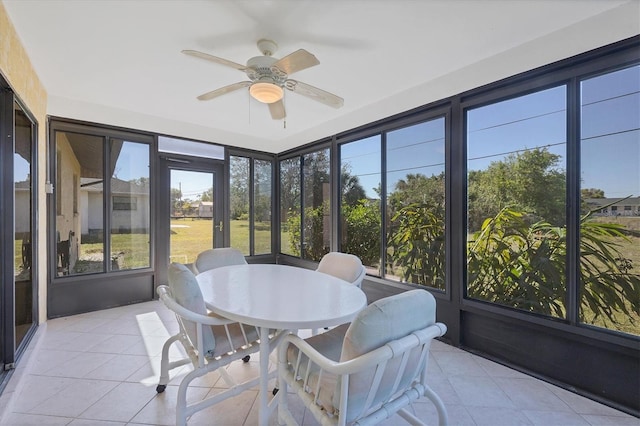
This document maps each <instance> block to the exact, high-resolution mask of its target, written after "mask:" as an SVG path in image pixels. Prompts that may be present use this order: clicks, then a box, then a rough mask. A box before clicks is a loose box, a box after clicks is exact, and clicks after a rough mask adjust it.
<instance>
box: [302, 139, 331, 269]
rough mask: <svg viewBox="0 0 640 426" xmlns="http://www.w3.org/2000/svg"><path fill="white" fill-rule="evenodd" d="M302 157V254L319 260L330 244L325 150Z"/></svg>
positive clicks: (326, 150)
mask: <svg viewBox="0 0 640 426" xmlns="http://www.w3.org/2000/svg"><path fill="white" fill-rule="evenodd" d="M302 161H303V163H302V176H303V181H302V185H303V186H302V188H303V189H302V191H303V194H304V196H303V203H302V214H303V222H302V257H303V258H304V259H310V260H320V259H322V256H324V255H325V254H326V253H328V252H329V244H330V231H331V222H330V219H329V213H330V202H329V194H330V184H329V150H328V149H323V150H321V151H316V152H313V153H311V154H307V155H304V156H303V157H302Z"/></svg>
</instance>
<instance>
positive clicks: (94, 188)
mask: <svg viewBox="0 0 640 426" xmlns="http://www.w3.org/2000/svg"><path fill="white" fill-rule="evenodd" d="M102 193H103V188H102V180H96V179H93V178H82V179H80V209H81V217H83V218H86V220H84V221H83V222H82V235H91V234H96V233H98V234H101V233H102V228H103V218H102V211H103V209H102V203H103V195H102ZM111 194H112V195H111V230H112V231H111V232H115V233H137V232H142V233H147V232H149V217H150V215H149V202H148V198H149V188H148V187H147V186H144V185H138V184H136V183H133V182H128V181H123V180H120V179H116V178H112V179H111Z"/></svg>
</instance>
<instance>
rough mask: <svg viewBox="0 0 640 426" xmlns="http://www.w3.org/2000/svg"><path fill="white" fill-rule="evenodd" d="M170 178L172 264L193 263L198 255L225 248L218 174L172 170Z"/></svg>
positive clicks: (170, 248) (170, 255)
mask: <svg viewBox="0 0 640 426" xmlns="http://www.w3.org/2000/svg"><path fill="white" fill-rule="evenodd" d="M170 175H171V181H170V182H171V184H170V188H169V191H170V218H169V229H170V232H169V261H170V262H179V263H185V264H186V263H193V262H195V260H196V256H198V253H200V252H202V251H204V250H207V249H210V248H213V247H221V246H222V243H221V240H222V238H220V237H221V235H220V233H221V232H222V231H223V230H224V227H223V225H222V220H221V218H220V217H219V216H218V215H215V214H214V212H215V211H214V205H216V204H219V203H221V202H222V197H219V194H218V188H216V173H215V172H211V171H208V172H207V171H195V170H181V169H171V170H170ZM216 234H218V235H216ZM216 243H218V244H216Z"/></svg>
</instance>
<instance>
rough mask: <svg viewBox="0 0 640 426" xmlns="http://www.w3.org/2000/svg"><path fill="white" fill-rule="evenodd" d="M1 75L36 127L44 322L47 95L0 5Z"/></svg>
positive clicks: (39, 274)
mask: <svg viewBox="0 0 640 426" xmlns="http://www.w3.org/2000/svg"><path fill="white" fill-rule="evenodd" d="M0 73H1V74H2V76H3V77H4V78H5V80H7V82H9V85H10V86H11V87H12V88H13V91H14V92H15V94H16V95H17V96H18V98H19V99H20V100H21V101H22V102H23V103H24V105H25V106H26V108H27V109H28V110H29V112H31V114H33V116H34V117H35V119H36V122H37V124H38V165H37V167H38V206H37V208H38V210H37V212H38V213H37V214H38V233H37V235H36V236H35V238H34V240H36V239H37V241H38V253H37V257H38V270H37V271H35V272H36V276H37V278H38V289H39V292H38V303H39V305H38V306H39V313H40V315H39V319H40V322H44V321H45V320H46V319H47V245H46V241H47V238H46V231H47V226H46V225H47V221H46V194H45V185H44V184H45V179H46V176H45V170H46V157H47V155H46V152H47V149H46V140H47V125H46V123H47V118H46V114H47V92H46V91H45V89H44V86H43V85H42V82H41V81H40V79H39V78H38V75H37V74H36V72H35V70H34V69H33V66H32V65H31V61H30V60H29V56H28V55H27V52H26V51H25V50H24V47H23V46H22V43H21V41H20V39H19V38H18V35H17V34H16V31H15V29H14V27H13V24H12V23H11V21H10V20H9V16H8V15H7V12H6V10H5V8H4V5H3V4H2V3H0Z"/></svg>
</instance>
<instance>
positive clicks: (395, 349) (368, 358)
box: [278, 323, 447, 375]
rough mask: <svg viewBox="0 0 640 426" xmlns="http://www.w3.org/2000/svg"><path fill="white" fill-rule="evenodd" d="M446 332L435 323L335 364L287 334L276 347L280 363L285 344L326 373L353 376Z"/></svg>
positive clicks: (440, 324)
mask: <svg viewBox="0 0 640 426" xmlns="http://www.w3.org/2000/svg"><path fill="white" fill-rule="evenodd" d="M446 331H447V326H446V325H444V324H442V323H435V324H433V325H431V326H429V327H427V328H424V329H422V330H417V331H415V332H414V333H412V334H410V335H408V336H405V337H402V338H400V339H398V340H394V341H392V342H389V343H387V344H386V345H384V346H381V347H379V348H377V349H375V350H373V351H371V352H367V353H366V354H363V355H360V356H359V357H356V358H354V359H351V360H348V361H342V362H336V361H333V360H331V359H329V358H327V357H325V356H324V355H322V354H321V353H320V352H318V351H317V350H316V349H315V348H314V347H313V346H311V345H310V344H309V343H307V342H306V341H305V340H304V339H301V338H300V337H298V336H296V335H295V334H289V335H287V336H285V337H284V340H283V342H282V343H281V344H280V345H279V347H278V359H279V360H281V362H285V363H286V362H287V349H288V348H287V346H288V345H287V343H290V344H292V345H293V346H295V347H297V348H298V350H299V351H300V352H302V353H303V354H304V355H306V356H307V357H308V358H309V359H310V360H311V362H313V363H314V364H316V365H317V366H318V367H320V368H321V369H322V370H325V371H327V372H328V373H333V374H336V375H345V374H353V373H357V372H359V371H363V370H366V369H368V368H371V367H373V366H375V365H377V364H380V363H381V362H383V361H385V360H389V359H391V358H393V356H394V355H395V354H398V353H401V352H403V351H406V350H407V349H408V348H410V347H412V346H418V345H419V344H422V343H423V342H425V341H427V340H431V339H433V338H435V337H440V336H443V335H444V333H446Z"/></svg>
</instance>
